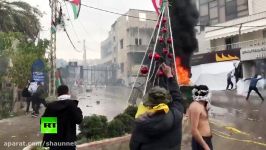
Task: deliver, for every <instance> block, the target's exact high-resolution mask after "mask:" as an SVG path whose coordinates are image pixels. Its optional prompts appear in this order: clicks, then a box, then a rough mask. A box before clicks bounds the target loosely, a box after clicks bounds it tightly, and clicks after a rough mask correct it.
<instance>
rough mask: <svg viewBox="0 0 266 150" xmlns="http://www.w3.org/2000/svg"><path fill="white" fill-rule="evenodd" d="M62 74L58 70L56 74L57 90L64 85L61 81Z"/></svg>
mask: <svg viewBox="0 0 266 150" xmlns="http://www.w3.org/2000/svg"><path fill="white" fill-rule="evenodd" d="M61 80H62V79H61V73H60V70H57V71H56V72H55V86H56V88H58V87H59V86H60V85H62V81H61Z"/></svg>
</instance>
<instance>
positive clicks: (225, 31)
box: [205, 18, 266, 40]
mask: <svg viewBox="0 0 266 150" xmlns="http://www.w3.org/2000/svg"><path fill="white" fill-rule="evenodd" d="M217 26H218V25H217ZM208 28H210V30H209V31H206V35H205V38H206V39H207V40H214V39H219V38H224V37H230V36H233V35H238V34H239V28H240V25H236V26H230V27H208ZM265 28H266V18H265V19H259V20H256V21H251V22H246V23H243V24H242V28H241V34H245V33H249V32H254V31H258V30H263V29H265Z"/></svg>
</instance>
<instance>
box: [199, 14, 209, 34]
mask: <svg viewBox="0 0 266 150" xmlns="http://www.w3.org/2000/svg"><path fill="white" fill-rule="evenodd" d="M200 24H201V26H200V31H204V30H205V25H209V16H201V17H200Z"/></svg>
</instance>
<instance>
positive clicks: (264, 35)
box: [263, 30, 266, 38]
mask: <svg viewBox="0 0 266 150" xmlns="http://www.w3.org/2000/svg"><path fill="white" fill-rule="evenodd" d="M263 38H266V30H263Z"/></svg>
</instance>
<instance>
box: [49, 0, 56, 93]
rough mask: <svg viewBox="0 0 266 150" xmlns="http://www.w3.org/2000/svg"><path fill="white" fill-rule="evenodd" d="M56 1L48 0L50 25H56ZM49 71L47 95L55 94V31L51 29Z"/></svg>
mask: <svg viewBox="0 0 266 150" xmlns="http://www.w3.org/2000/svg"><path fill="white" fill-rule="evenodd" d="M57 3H58V0H50V6H51V22H52V23H51V25H55V28H56V25H57ZM49 61H50V62H49V63H50V67H51V70H50V73H49V82H50V83H49V95H50V96H53V95H55V88H56V87H55V71H56V31H53V30H51V40H50V56H49Z"/></svg>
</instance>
